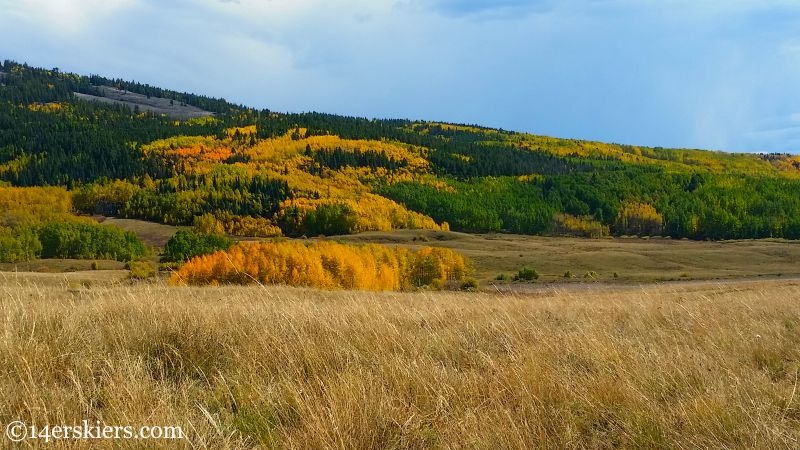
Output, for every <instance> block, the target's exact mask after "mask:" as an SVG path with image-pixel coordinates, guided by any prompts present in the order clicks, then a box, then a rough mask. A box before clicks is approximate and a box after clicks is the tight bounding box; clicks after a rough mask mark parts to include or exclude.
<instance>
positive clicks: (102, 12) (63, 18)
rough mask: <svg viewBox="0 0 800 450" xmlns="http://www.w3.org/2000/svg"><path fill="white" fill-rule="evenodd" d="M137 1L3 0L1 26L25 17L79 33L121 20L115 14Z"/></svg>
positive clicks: (48, 28)
mask: <svg viewBox="0 0 800 450" xmlns="http://www.w3.org/2000/svg"><path fill="white" fill-rule="evenodd" d="M137 3H138V2H137V0H25V1H14V0H0V9H1V10H2V11H3V16H5V17H6V20H3V19H2V18H0V25H2V24H3V22H6V23H5V25H6V26H10V25H11V23H12V21H16V20H21V21H24V22H28V23H29V24H30V25H32V26H34V27H35V28H37V31H45V32H48V33H53V34H78V33H83V32H85V31H86V29H87V28H88V27H91V26H92V25H94V24H95V23H96V22H98V21H102V20H109V19H111V20H118V19H119V18H118V17H113V16H114V15H115V14H118V13H120V12H121V11H124V10H125V9H127V8H130V7H132V6H135V5H136V4H137Z"/></svg>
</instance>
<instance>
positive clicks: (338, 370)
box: [0, 277, 800, 449]
mask: <svg viewBox="0 0 800 450" xmlns="http://www.w3.org/2000/svg"><path fill="white" fill-rule="evenodd" d="M798 299H800V284H797V283H795V282H791V281H783V282H773V283H766V282H764V283H735V284H729V285H707V286H698V285H691V286H690V285H686V286H684V287H680V288H679V287H668V286H661V287H647V288H643V289H626V290H623V291H620V292H616V293H610V292H607V291H603V292H593V291H587V292H580V293H579V292H577V291H573V292H559V291H557V290H553V291H542V292H539V293H537V294H535V295H530V296H521V295H511V294H509V295H501V294H492V293H479V294H469V293H447V292H436V293H428V292H418V293H354V292H349V291H334V292H321V291H316V290H306V289H291V288H282V287H267V288H261V287H209V288H168V287H165V286H163V285H160V284H134V285H128V284H123V285H118V286H111V287H103V286H91V287H88V288H81V289H69V288H68V286H59V285H56V284H49V285H48V284H45V283H42V282H41V280H38V279H37V281H36V282H35V283H30V282H28V281H26V280H25V279H24V278H19V277H15V278H6V279H5V280H3V279H2V278H0V323H2V329H1V330H0V332H1V333H2V334H1V335H0V361H3V364H2V365H0V399H2V400H0V422H2V423H3V424H6V423H9V422H10V421H13V420H23V421H26V422H29V423H36V424H39V425H44V424H63V423H66V424H70V423H78V422H80V421H82V420H83V419H89V420H90V421H94V420H101V421H103V422H104V423H108V424H121V425H136V426H139V425H178V426H182V427H183V429H184V430H186V431H187V434H188V435H189V439H188V441H186V442H184V443H183V444H184V446H185V447H194V448H214V449H217V448H241V449H244V448H253V447H256V446H258V447H259V448H287V447H288V448H365V449H367V448H368V449H374V448H431V447H433V448H496V449H500V448H615V447H622V448H705V447H709V448H796V447H797V446H798V445H800V442H798V439H800V398H798V397H800V394H796V392H795V388H796V387H797V386H796V385H797V374H798V367H799V365H800V363H799V362H798V361H800V302H798ZM6 444H9V442H8V441H4V444H3V445H0V447H3V446H7V445H6ZM40 444H41V443H40ZM103 444H104V445H106V446H111V445H112V443H103ZM148 444H150V445H154V446H160V447H161V448H175V442H168V441H164V442H150V443H148ZM98 445H101V444H99V443H98V442H97V441H94V442H91V441H79V442H71V441H67V442H60V443H58V444H56V445H55V446H54V445H52V444H51V445H50V446H49V447H48V448H59V446H61V447H70V448H97V446H98ZM113 445H119V446H127V448H139V447H141V445H142V443H141V442H140V443H136V442H127V443H125V442H115V443H113Z"/></svg>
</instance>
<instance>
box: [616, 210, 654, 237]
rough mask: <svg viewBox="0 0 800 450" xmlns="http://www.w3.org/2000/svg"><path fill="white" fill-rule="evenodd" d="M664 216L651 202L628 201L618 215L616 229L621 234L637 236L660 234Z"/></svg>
mask: <svg viewBox="0 0 800 450" xmlns="http://www.w3.org/2000/svg"><path fill="white" fill-rule="evenodd" d="M663 226H664V217H663V216H662V215H661V214H659V213H658V211H656V208H655V207H654V206H653V205H651V204H649V203H642V202H627V203H625V204H624V205H623V206H622V208H621V209H620V211H619V215H617V221H616V223H615V224H614V229H615V230H616V232H617V233H619V234H627V235H636V236H656V235H660V234H661V232H662V230H663Z"/></svg>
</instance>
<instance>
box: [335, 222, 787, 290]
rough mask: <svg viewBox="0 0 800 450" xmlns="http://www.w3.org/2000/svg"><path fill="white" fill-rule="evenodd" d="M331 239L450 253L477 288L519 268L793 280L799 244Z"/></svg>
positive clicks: (377, 235)
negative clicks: (462, 261) (470, 266)
mask: <svg viewBox="0 0 800 450" xmlns="http://www.w3.org/2000/svg"><path fill="white" fill-rule="evenodd" d="M335 239H339V240H343V241H348V242H375V243H388V244H397V245H404V246H411V247H416V246H421V245H431V246H441V247H446V248H452V249H455V250H458V251H459V252H461V253H462V254H464V256H467V257H468V258H470V259H471V260H472V261H473V263H474V266H475V272H476V276H477V277H478V278H479V279H480V280H481V281H482V282H484V283H485V282H487V281H490V280H493V279H494V278H495V277H496V276H497V275H499V274H500V273H505V274H506V275H513V274H515V273H517V271H519V269H521V268H523V267H526V266H527V267H532V268H535V269H536V270H537V272H538V273H539V274H540V278H539V281H559V282H563V281H569V280H567V279H565V278H564V274H565V273H566V272H567V271H571V272H572V274H573V275H574V276H575V278H574V279H573V280H572V281H585V279H584V275H585V274H586V273H589V272H596V273H597V278H596V279H594V281H613V282H634V283H638V282H651V281H666V280H686V279H695V280H703V279H727V278H752V277H758V276H771V277H775V276H796V275H800V265H798V262H800V242H798V241H786V240H766V239H763V240H744V241H722V242H702V241H688V240H672V239H659V238H651V239H640V238H613V239H611V238H609V239H581V238H563V237H543V236H521V235H511V234H494V235H491V234H485V235H472V234H464V233H453V232H441V231H417V230H398V231H393V232H390V233H381V232H374V233H362V234H358V235H353V236H337V237H335ZM615 272H616V273H617V277H616V278H615V277H614V273H615Z"/></svg>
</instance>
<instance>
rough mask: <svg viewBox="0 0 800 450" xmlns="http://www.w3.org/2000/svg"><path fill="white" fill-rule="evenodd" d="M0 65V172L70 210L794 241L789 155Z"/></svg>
mask: <svg viewBox="0 0 800 450" xmlns="http://www.w3.org/2000/svg"><path fill="white" fill-rule="evenodd" d="M0 70H2V72H3V73H4V74H5V75H4V76H3V77H2V84H0V180H3V181H4V182H6V183H8V184H10V185H13V186H63V187H65V188H67V189H69V191H70V194H71V196H72V202H73V207H74V209H75V210H77V211H79V212H81V213H84V214H102V215H106V216H116V217H119V218H128V219H143V220H148V221H153V222H158V223H163V224H168V225H196V226H197V227H198V228H200V229H203V230H206V231H212V232H225V233H227V234H230V235H236V236H242V237H245V236H254V237H268V236H277V235H284V236H302V235H306V236H317V235H342V234H352V233H358V232H364V231H387V230H393V229H430V230H453V231H461V232H508V233H517V234H533V235H543V234H546V235H566V236H579V237H602V236H607V235H640V236H647V235H663V236H669V237H673V238H690V239H715V240H716V239H741V238H764V237H782V238H790V239H797V238H800V197H798V196H797V195H795V193H796V192H800V170H799V169H798V166H800V158H798V157H795V156H791V155H757V154H731V153H723V152H709V151H702V150H690V149H663V148H647V147H638V146H630V145H618V144H607V143H599V142H588V141H579V140H571V139H558V138H552V137H544V136H535V135H530V134H524V133H515V132H510V131H504V130H495V129H488V128H483V127H477V126H466V125H455V124H446V123H433V122H421V121H410V120H376V119H372V120H371V119H364V118H354V117H342V116H336V115H330V114H320V113H304V114H288V113H276V112H273V111H269V110H260V111H259V110H255V109H251V108H245V107H243V106H239V105H233V104H230V103H228V102H226V101H224V100H222V99H213V98H209V97H204V96H198V95H193V94H186V93H178V92H174V91H169V90H164V89H160V88H156V87H152V86H147V85H141V84H138V83H132V82H125V81H122V80H120V79H108V78H103V77H99V76H94V75H93V76H89V77H87V76H79V75H75V74H68V73H61V72H59V71H58V70H56V69H54V70H45V69H36V68H31V67H29V66H27V65H20V64H17V63H14V62H10V61H5V62H4V63H3V66H2V67H1V68H0ZM3 220H4V221H3V223H0V227H5V228H7V229H9V228H10V229H14V228H15V226H17V227H18V225H14V223H15V222H14V220H10V219H8V218H6V219H3ZM0 234H2V233H0Z"/></svg>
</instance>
